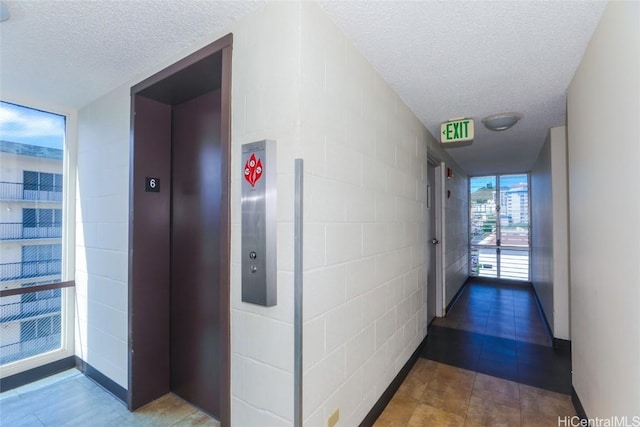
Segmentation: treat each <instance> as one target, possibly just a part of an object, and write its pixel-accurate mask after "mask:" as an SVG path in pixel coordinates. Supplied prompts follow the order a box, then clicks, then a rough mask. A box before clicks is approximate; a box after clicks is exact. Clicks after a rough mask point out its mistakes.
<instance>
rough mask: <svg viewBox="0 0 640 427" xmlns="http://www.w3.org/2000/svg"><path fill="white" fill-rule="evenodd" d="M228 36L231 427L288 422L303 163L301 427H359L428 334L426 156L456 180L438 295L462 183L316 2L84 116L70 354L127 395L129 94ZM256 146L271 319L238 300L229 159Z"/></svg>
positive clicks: (455, 243) (455, 260) (254, 24)
mask: <svg viewBox="0 0 640 427" xmlns="http://www.w3.org/2000/svg"><path fill="white" fill-rule="evenodd" d="M228 32H232V33H233V34H234V46H233V64H232V159H231V172H232V189H231V200H232V206H231V213H232V216H231V218H232V229H231V245H232V247H231V262H232V266H231V316H232V319H231V320H232V322H231V328H232V331H231V335H232V337H231V339H232V343H231V344H232V373H231V380H232V423H233V425H239V426H240V425H241V426H245V425H246V426H252V425H260V426H281V425H282V426H286V425H291V424H292V419H293V323H292V322H293V187H294V185H293V183H294V180H293V177H294V176H293V172H294V159H295V158H296V157H301V158H303V159H304V160H305V206H304V217H305V222H306V223H305V234H304V238H305V246H304V258H305V266H304V269H305V271H304V279H305V306H304V308H305V341H304V352H305V361H304V371H305V375H304V382H305V385H304V387H305V388H304V417H305V425H310V426H313V425H325V424H326V419H327V417H328V415H329V414H330V413H331V412H332V411H333V410H334V409H336V408H340V411H341V416H340V422H339V425H344V426H350V425H357V424H358V423H359V422H360V421H361V420H362V418H363V417H364V416H365V414H366V413H367V412H368V411H369V410H370V409H371V407H372V405H373V404H374V402H375V401H376V400H377V399H378V398H379V396H380V394H381V393H382V392H383V391H384V389H385V388H386V387H387V386H388V385H389V383H390V382H391V380H392V378H393V377H394V376H395V375H396V374H397V372H398V371H399V369H400V368H401V367H402V365H403V364H404V363H405V362H406V361H407V359H408V358H409V356H410V355H411V354H412V353H413V351H414V350H415V349H416V347H417V346H418V344H419V343H420V342H421V341H422V339H423V338H424V336H425V333H426V323H425V318H426V314H425V305H424V301H425V299H424V287H425V286H426V271H425V261H426V259H425V257H426V250H425V245H426V237H425V236H426V234H425V221H426V218H425V215H426V211H425V196H426V189H425V174H426V161H427V157H426V156H427V150H433V153H435V154H436V155H437V157H438V158H440V159H441V160H443V161H445V162H446V163H447V164H448V165H450V166H451V167H453V168H454V170H455V171H456V173H455V179H454V180H450V181H448V182H446V186H447V189H450V190H451V191H452V194H453V196H452V198H451V199H449V200H448V201H446V204H445V208H446V227H445V228H446V231H445V234H446V235H447V236H449V235H451V236H457V237H452V243H450V244H449V245H448V246H447V257H446V259H445V271H446V272H447V276H446V277H445V281H446V283H447V287H448V289H451V291H448V292H447V293H448V294H449V293H450V292H453V293H455V291H457V289H458V288H459V287H460V286H461V285H462V283H463V282H464V279H466V277H467V276H466V268H467V267H466V266H467V262H466V261H465V262H464V263H462V262H461V261H460V257H461V256H463V255H464V256H466V252H465V251H466V247H467V241H466V238H465V237H464V233H465V232H466V231H461V230H468V226H467V225H465V224H466V223H465V221H466V220H465V217H466V214H467V208H466V207H465V206H466V204H465V203H466V202H465V201H464V200H465V199H466V191H467V180H466V177H464V174H463V173H462V171H460V170H459V168H457V166H456V165H455V164H454V163H453V162H452V161H451V159H450V158H449V156H448V155H447V153H446V152H444V151H443V150H442V149H440V147H439V146H438V144H437V142H436V141H435V140H434V139H433V138H432V137H431V136H430V135H429V133H428V132H427V131H426V129H425V128H424V126H422V124H421V123H420V122H419V121H418V120H417V119H416V117H415V116H414V115H413V114H412V113H411V112H410V111H409V109H408V108H407V106H406V105H404V103H403V102H402V101H401V100H400V99H399V98H398V96H397V95H396V94H395V93H394V92H393V90H392V89H391V88H390V87H389V86H388V85H387V84H386V83H385V82H384V81H383V80H382V79H381V78H380V77H379V76H378V74H377V73H376V72H375V70H373V69H372V67H371V66H370V65H369V64H368V63H367V62H366V61H365V60H364V58H363V57H362V56H361V55H360V54H359V53H358V52H357V50H356V49H355V48H354V47H353V46H352V45H351V44H350V42H349V41H348V40H347V39H346V37H345V36H344V35H343V34H342V32H341V31H340V30H339V29H338V28H337V27H336V26H335V25H334V24H333V23H332V22H331V20H330V19H329V18H328V16H327V15H326V14H325V13H324V12H323V11H322V9H321V8H320V7H319V6H317V5H316V4H313V3H307V2H299V3H294V2H273V3H267V4H266V5H265V6H264V7H263V8H262V9H260V10H258V11H256V12H254V13H253V14H251V15H249V16H247V17H245V18H243V19H241V20H240V21H239V22H237V23H235V24H234V25H233V26H231V27H230V28H228V29H226V30H225V31H224V32H219V33H216V34H211V37H210V39H208V40H202V41H200V42H199V43H197V44H194V45H193V46H192V47H191V48H190V49H187V50H185V52H183V53H182V54H180V55H177V56H176V57H174V58H170V59H168V60H167V61H166V62H165V63H163V64H158V66H157V67H156V68H155V69H153V70H148V72H146V73H143V74H141V75H138V76H133V77H132V78H131V80H130V81H129V82H128V83H127V84H125V85H123V86H121V87H119V88H117V89H115V90H114V91H113V92H111V93H110V94H108V95H106V96H104V97H102V98H100V99H98V100H96V101H95V102H93V103H91V104H90V105H88V106H86V107H85V108H83V109H82V110H81V112H80V115H79V145H78V146H79V154H78V157H79V160H78V190H77V199H78V203H77V206H78V218H77V228H78V230H79V231H78V236H77V239H76V249H77V257H78V261H79V262H78V266H77V269H76V280H77V283H78V297H77V307H78V317H77V337H78V343H79V345H78V349H77V352H78V354H79V355H80V356H81V357H83V358H84V359H85V360H87V362H89V363H90V364H92V365H93V366H94V367H95V368H96V369H98V370H99V371H100V372H102V373H103V374H105V375H107V376H108V377H109V378H111V379H113V380H114V381H115V382H116V383H118V384H119V385H121V386H122V387H125V388H126V385H127V375H128V372H127V369H128V368H127V345H126V343H127V320H126V319H127V316H126V307H127V282H126V281H127V279H126V277H127V276H126V272H127V268H128V264H127V262H128V260H127V251H128V247H127V244H128V243H127V242H128V236H127V224H128V209H129V207H128V188H129V181H128V179H129V178H128V177H129V174H128V167H129V157H128V156H129V125H130V123H129V89H130V87H131V86H132V85H133V84H135V83H137V82H139V81H141V80H143V79H144V78H146V77H148V76H150V75H152V74H153V73H155V72H157V71H159V70H161V69H162V68H164V67H166V66H168V65H170V64H172V63H174V62H176V61H177V60H179V59H181V58H182V57H184V56H186V55H188V54H189V53H191V52H193V51H195V50H197V49H198V48H200V47H202V46H204V45H206V44H208V43H210V42H211V41H213V40H216V39H218V38H220V37H221V36H223V35H224V34H226V33H228ZM261 139H275V140H276V141H277V150H278V154H277V186H278V216H277V218H278V220H277V222H278V225H277V227H278V230H277V236H278V237H277V245H278V253H277V255H278V305H277V306H275V307H271V308H265V307H259V306H255V305H251V304H246V303H243V302H241V298H240V290H241V288H240V264H239V259H240V252H239V251H240V233H241V230H240V179H241V171H242V169H241V166H242V165H241V164H240V147H241V144H243V143H246V142H252V141H256V140H261ZM105 181H106V182H105ZM96 186H97V187H96ZM463 195H464V198H463ZM460 211H462V213H461V212H460ZM103 225H106V227H107V228H106V230H109V233H110V235H109V236H105V235H104V233H105V231H103V228H102V227H103ZM450 254H453V255H450ZM106 343H108V344H106Z"/></svg>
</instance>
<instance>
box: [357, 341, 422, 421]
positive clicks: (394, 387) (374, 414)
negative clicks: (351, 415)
mask: <svg viewBox="0 0 640 427" xmlns="http://www.w3.org/2000/svg"><path fill="white" fill-rule="evenodd" d="M426 342H427V338H426V337H425V338H424V340H422V342H421V343H420V345H418V348H417V349H416V351H414V352H413V354H412V355H411V357H410V358H409V360H407V363H405V364H404V366H403V367H402V369H400V372H398V375H396V377H395V378H394V379H393V381H391V384H389V387H387V389H386V390H385V391H384V393H382V396H380V398H379V399H378V401H377V402H376V403H375V404H374V405H373V408H371V410H370V411H369V413H368V414H367V415H366V416H365V417H364V420H362V422H361V423H360V426H359V427H371V426H373V424H375V422H376V420H377V419H378V418H379V417H380V414H382V411H384V408H386V407H387V405H388V404H389V402H390V401H391V398H393V395H394V394H396V392H397V391H398V389H399V388H400V385H401V384H402V382H403V381H404V379H405V378H406V377H407V375H409V371H411V368H413V365H415V363H416V361H417V360H418V358H419V357H420V353H421V352H422V348H423V347H424V345H425V343H426Z"/></svg>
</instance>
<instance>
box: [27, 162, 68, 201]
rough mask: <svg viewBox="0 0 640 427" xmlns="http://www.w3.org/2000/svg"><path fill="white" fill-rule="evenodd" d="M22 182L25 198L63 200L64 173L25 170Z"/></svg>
mask: <svg viewBox="0 0 640 427" xmlns="http://www.w3.org/2000/svg"><path fill="white" fill-rule="evenodd" d="M60 163H62V162H60ZM22 182H23V190H24V194H23V196H24V199H25V200H53V201H62V174H59V173H48V172H36V171H28V170H25V171H24V172H23V173H22Z"/></svg>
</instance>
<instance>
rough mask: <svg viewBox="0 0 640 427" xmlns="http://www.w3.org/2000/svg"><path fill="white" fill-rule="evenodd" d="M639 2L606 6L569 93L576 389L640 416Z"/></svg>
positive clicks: (593, 407)
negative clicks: (639, 306)
mask: <svg viewBox="0 0 640 427" xmlns="http://www.w3.org/2000/svg"><path fill="white" fill-rule="evenodd" d="M639 52H640V3H638V2H610V3H609V4H608V5H607V8H606V10H605V12H604V15H603V16H602V19H601V21H600V24H599V25H598V28H597V29H596V32H595V34H594V36H593V38H592V40H591V42H590V44H589V47H588V48H587V51H586V54H585V56H584V58H583V60H582V63H581V64H580V67H579V68H578V70H577V72H576V74H575V76H574V78H573V81H572V82H571V85H570V86H569V92H568V108H567V111H568V117H567V123H568V147H569V151H568V159H569V212H570V216H569V223H570V260H571V270H570V272H571V337H572V345H573V347H572V348H573V351H572V363H573V368H572V369H573V387H574V388H575V390H576V392H577V394H578V396H579V398H580V400H581V402H582V405H583V406H584V409H585V411H586V413H587V415H588V416H589V417H591V418H594V417H600V418H608V417H611V416H615V415H617V416H623V415H627V416H640V406H639V405H638V402H640V358H639V356H638V355H640V310H638V304H639V302H640V263H639V262H638V261H639V260H640V197H639V193H638V183H640V167H639V166H640V131H639V128H638V126H637V124H638V117H640V95H639V94H640V77H639V76H640V54H639Z"/></svg>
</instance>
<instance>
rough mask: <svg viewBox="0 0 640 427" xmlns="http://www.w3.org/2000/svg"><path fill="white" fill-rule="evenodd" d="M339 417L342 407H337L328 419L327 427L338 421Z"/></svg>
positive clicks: (331, 426)
mask: <svg viewBox="0 0 640 427" xmlns="http://www.w3.org/2000/svg"><path fill="white" fill-rule="evenodd" d="M339 419H340V409H336V411H335V412H334V413H333V414H331V416H330V417H329V419H328V420H327V427H333V426H334V425H336V424H337V423H338V420H339Z"/></svg>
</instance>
